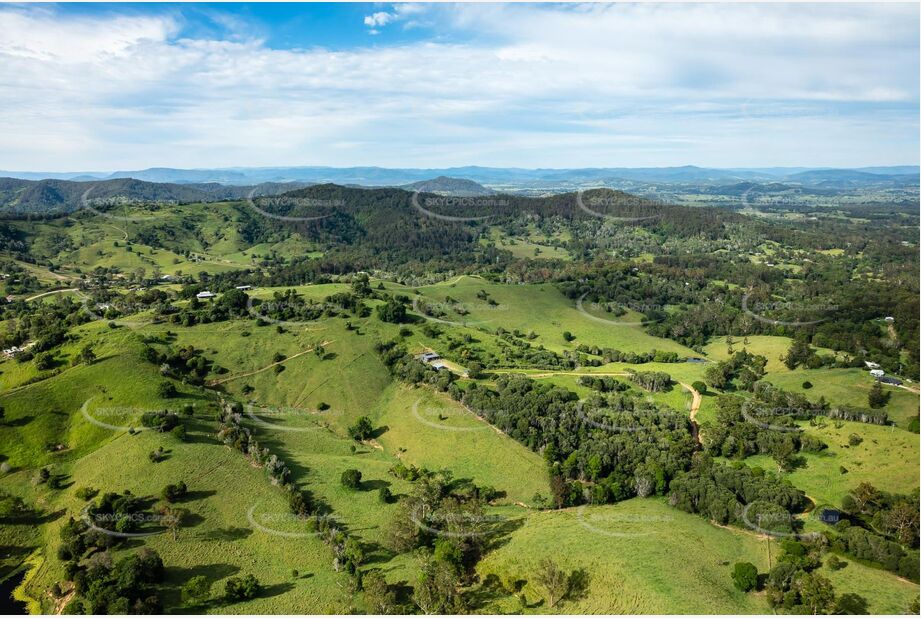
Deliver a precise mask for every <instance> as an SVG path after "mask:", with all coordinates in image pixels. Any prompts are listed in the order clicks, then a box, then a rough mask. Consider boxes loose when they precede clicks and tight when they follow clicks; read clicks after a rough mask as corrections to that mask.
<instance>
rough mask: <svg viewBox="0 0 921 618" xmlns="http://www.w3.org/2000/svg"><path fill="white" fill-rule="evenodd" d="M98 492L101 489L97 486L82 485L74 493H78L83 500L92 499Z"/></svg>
mask: <svg viewBox="0 0 921 618" xmlns="http://www.w3.org/2000/svg"><path fill="white" fill-rule="evenodd" d="M98 493H99V490H98V489H96V488H95V487H81V488H80V489H78V490H77V491H76V492H75V494H74V495H76V496H77V497H78V498H80V499H81V500H92V499H93V498H95V497H96V494H98Z"/></svg>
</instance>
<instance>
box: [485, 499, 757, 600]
mask: <svg viewBox="0 0 921 618" xmlns="http://www.w3.org/2000/svg"><path fill="white" fill-rule="evenodd" d="M543 558H553V559H554V560H557V561H558V562H559V563H560V566H561V568H564V569H566V570H567V571H572V570H579V569H584V570H585V571H587V573H588V576H589V581H588V585H587V589H586V590H585V591H584V593H582V594H581V595H577V598H575V599H571V600H564V601H562V602H561V603H560V604H559V605H558V606H557V607H556V608H553V609H550V608H548V607H546V605H545V604H544V602H543V600H542V599H541V593H540V591H539V589H538V588H537V587H536V586H535V584H534V583H533V581H532V580H533V573H534V569H535V567H536V565H537V564H538V562H539V561H540V560H541V559H543ZM743 559H744V560H748V561H750V562H752V563H753V564H755V565H756V566H757V567H758V568H759V570H762V571H764V570H767V566H768V553H767V542H765V541H762V540H759V539H758V538H757V537H755V536H754V535H751V534H748V533H746V532H742V531H736V530H730V529H726V528H719V527H716V526H713V525H711V524H710V523H708V522H707V521H705V520H703V519H701V518H700V517H698V516H696V515H689V514H687V513H683V512H681V511H678V510H676V509H673V508H671V507H669V506H668V505H667V504H665V502H664V501H663V500H656V499H633V500H628V501H626V502H622V503H619V504H616V505H612V506H601V507H576V508H570V509H566V510H565V511H556V512H538V513H532V514H531V515H529V516H528V517H527V518H526V520H525V522H524V525H523V526H522V527H521V528H520V529H518V530H516V531H515V532H513V533H512V534H511V538H510V539H509V541H508V543H506V544H505V545H503V546H502V547H501V548H499V549H497V550H496V551H494V552H493V553H491V554H490V555H489V556H487V558H486V559H485V560H484V561H483V562H482V563H481V564H480V566H479V569H478V571H479V573H480V575H481V577H488V576H490V575H495V576H496V577H497V578H498V579H499V581H501V582H515V581H519V580H525V581H527V582H528V583H527V584H525V585H524V588H523V589H522V592H523V597H521V598H523V599H524V601H525V604H524V605H523V606H522V605H510V603H511V601H504V602H500V603H497V604H496V605H495V606H494V607H495V611H496V612H498V613H501V612H503V611H524V612H540V613H544V612H554V611H555V612H559V613H575V614H622V613H663V614H675V613H678V614H684V613H687V614H693V613H735V614H754V613H767V612H768V611H769V608H768V606H767V603H766V602H764V599H763V597H761V596H760V595H750V594H749V595H746V594H744V593H742V592H740V591H738V590H736V589H735V588H734V587H733V585H732V580H731V578H730V577H729V575H730V571H731V569H732V565H733V564H735V562H737V561H739V560H743Z"/></svg>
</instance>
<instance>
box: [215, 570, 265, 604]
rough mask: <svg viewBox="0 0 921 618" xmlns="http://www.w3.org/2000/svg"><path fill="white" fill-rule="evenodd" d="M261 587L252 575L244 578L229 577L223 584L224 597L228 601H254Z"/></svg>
mask: <svg viewBox="0 0 921 618" xmlns="http://www.w3.org/2000/svg"><path fill="white" fill-rule="evenodd" d="M261 588H262V586H261V585H260V584H259V580H258V579H256V577H255V576H254V575H252V574H250V575H246V576H245V577H242V578H241V577H231V578H230V579H228V580H227V582H226V583H225V584H224V595H225V596H226V597H227V599H228V600H229V601H245V600H247V599H254V598H256V595H258V594H259V591H260V589H261Z"/></svg>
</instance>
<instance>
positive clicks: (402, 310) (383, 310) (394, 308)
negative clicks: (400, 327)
mask: <svg viewBox="0 0 921 618" xmlns="http://www.w3.org/2000/svg"><path fill="white" fill-rule="evenodd" d="M377 317H378V318H379V319H380V320H381V321H382V322H390V323H393V324H402V323H403V322H406V321H407V320H406V307H404V306H403V303H401V302H399V301H398V300H395V299H393V298H390V299H388V300H387V302H385V303H384V304H383V305H378V306H377Z"/></svg>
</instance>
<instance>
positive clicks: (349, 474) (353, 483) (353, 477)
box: [340, 468, 361, 489]
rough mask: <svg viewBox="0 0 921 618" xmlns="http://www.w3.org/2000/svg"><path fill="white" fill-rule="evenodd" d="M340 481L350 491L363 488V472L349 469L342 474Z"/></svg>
mask: <svg viewBox="0 0 921 618" xmlns="http://www.w3.org/2000/svg"><path fill="white" fill-rule="evenodd" d="M340 481H341V482H342V484H343V485H344V486H345V487H348V488H349V489H358V488H359V487H360V486H361V470H356V469H355V468H349V469H348V470H346V471H345V472H343V473H342V477H341V479H340Z"/></svg>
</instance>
